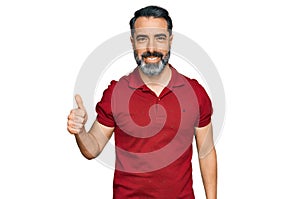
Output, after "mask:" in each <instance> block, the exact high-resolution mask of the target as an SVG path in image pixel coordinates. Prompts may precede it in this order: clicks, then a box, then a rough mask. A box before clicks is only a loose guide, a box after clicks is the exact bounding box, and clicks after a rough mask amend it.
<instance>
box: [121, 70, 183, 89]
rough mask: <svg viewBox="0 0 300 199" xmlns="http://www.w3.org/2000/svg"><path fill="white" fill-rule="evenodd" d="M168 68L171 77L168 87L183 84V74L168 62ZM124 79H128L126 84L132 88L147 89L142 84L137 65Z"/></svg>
mask: <svg viewBox="0 0 300 199" xmlns="http://www.w3.org/2000/svg"><path fill="white" fill-rule="evenodd" d="M169 66H170V69H171V71H172V77H171V80H170V82H169V84H168V86H167V87H168V88H169V89H172V88H175V87H180V86H183V85H184V84H185V79H184V76H183V75H181V74H180V73H178V72H177V70H176V69H175V68H174V67H173V66H172V65H171V64H169ZM125 79H126V80H127V81H128V86H129V87H131V88H134V89H138V88H141V89H143V90H144V89H146V90H148V87H147V86H146V85H145V84H144V82H143V80H142V79H141V76H140V74H139V70H138V67H136V68H135V69H134V70H133V72H132V73H130V74H129V75H128V76H126V77H125Z"/></svg>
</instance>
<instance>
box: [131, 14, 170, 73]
mask: <svg viewBox="0 0 300 199" xmlns="http://www.w3.org/2000/svg"><path fill="white" fill-rule="evenodd" d="M134 27H135V31H134V35H133V37H132V38H131V43H132V46H133V49H134V56H135V59H136V62H137V64H138V66H139V67H140V69H141V70H142V72H143V73H144V74H145V75H148V76H154V75H159V74H160V73H161V72H162V71H163V69H164V68H165V66H166V65H167V63H168V61H169V57H170V48H171V42H172V39H173V36H170V34H169V31H168V26H167V21H166V20H165V19H164V18H154V17H139V18H137V20H136V21H135V24H134Z"/></svg>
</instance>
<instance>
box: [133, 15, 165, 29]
mask: <svg viewBox="0 0 300 199" xmlns="http://www.w3.org/2000/svg"><path fill="white" fill-rule="evenodd" d="M134 28H135V31H136V33H158V32H164V33H166V32H167V31H168V24H167V21H166V20H165V19H164V18H154V17H139V18H137V19H136V21H135V24H134Z"/></svg>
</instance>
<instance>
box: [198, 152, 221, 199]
mask: <svg viewBox="0 0 300 199" xmlns="http://www.w3.org/2000/svg"><path fill="white" fill-rule="evenodd" d="M199 161H200V169H201V175H202V181H203V185H204V189H205V194H206V198H207V199H216V198H217V155H216V150H215V148H213V149H212V150H211V151H210V153H209V154H208V155H206V156H205V157H202V158H200V159H199Z"/></svg>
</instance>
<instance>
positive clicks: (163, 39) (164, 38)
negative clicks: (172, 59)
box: [156, 36, 167, 42]
mask: <svg viewBox="0 0 300 199" xmlns="http://www.w3.org/2000/svg"><path fill="white" fill-rule="evenodd" d="M166 39H167V38H166V37H165V36H158V37H156V40H157V41H160V42H162V41H165V40H166Z"/></svg>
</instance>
